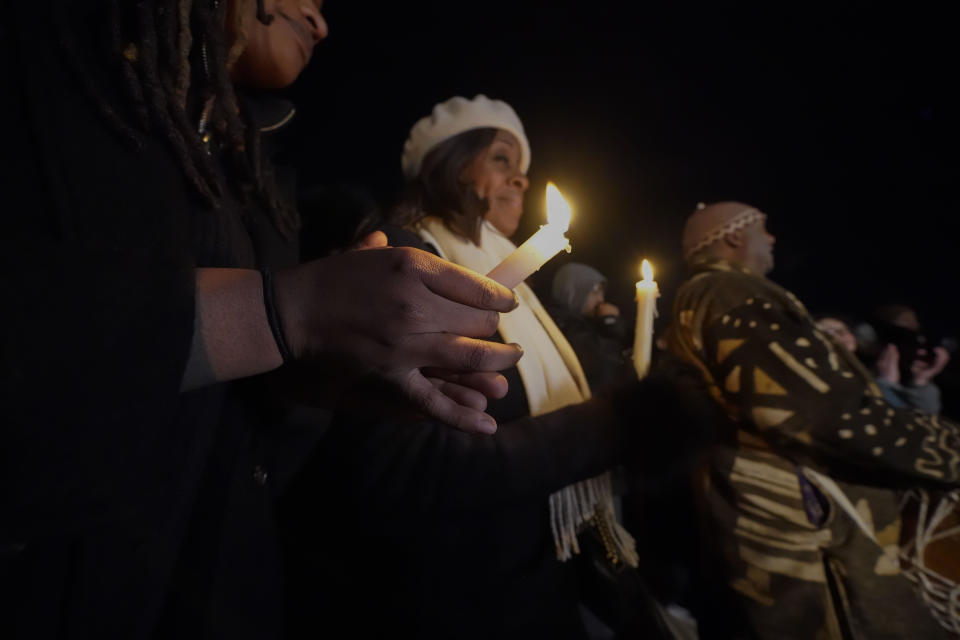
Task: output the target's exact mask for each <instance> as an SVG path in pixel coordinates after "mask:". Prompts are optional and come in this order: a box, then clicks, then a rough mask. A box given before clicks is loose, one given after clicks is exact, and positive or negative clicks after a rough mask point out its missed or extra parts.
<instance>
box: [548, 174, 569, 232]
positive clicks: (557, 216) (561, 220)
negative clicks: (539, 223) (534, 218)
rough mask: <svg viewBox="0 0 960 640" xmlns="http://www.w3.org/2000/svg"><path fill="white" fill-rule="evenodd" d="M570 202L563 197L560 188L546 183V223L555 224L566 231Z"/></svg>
mask: <svg viewBox="0 0 960 640" xmlns="http://www.w3.org/2000/svg"><path fill="white" fill-rule="evenodd" d="M570 216H571V212H570V204H569V203H567V201H566V200H564V199H563V195H562V194H561V193H560V189H557V185H555V184H553V183H552V182H548V183H547V224H555V225H557V226H558V227H561V228H562V229H563V231H566V230H567V229H568V228H569V227H570Z"/></svg>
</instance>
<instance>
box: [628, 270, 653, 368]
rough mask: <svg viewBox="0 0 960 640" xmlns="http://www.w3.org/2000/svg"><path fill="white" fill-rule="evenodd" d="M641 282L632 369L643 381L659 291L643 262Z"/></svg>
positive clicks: (638, 291)
mask: <svg viewBox="0 0 960 640" xmlns="http://www.w3.org/2000/svg"><path fill="white" fill-rule="evenodd" d="M640 271H641V273H642V274H643V280H641V281H640V282H638V283H637V328H636V331H635V332H634V336H633V368H634V369H636V370H637V376H638V377H639V378H641V379H643V378H644V377H645V376H646V375H647V372H648V371H650V354H651V352H652V351H653V319H654V318H655V317H656V316H657V298H658V297H659V296H660V291H659V290H658V289H657V282H656V280H654V279H653V267H651V266H650V262H649V261H647V260H644V261H643V266H641V267H640Z"/></svg>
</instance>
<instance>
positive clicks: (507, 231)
mask: <svg viewBox="0 0 960 640" xmlns="http://www.w3.org/2000/svg"><path fill="white" fill-rule="evenodd" d="M522 217H523V194H522V193H509V194H501V195H497V196H494V197H493V198H491V199H490V210H489V211H488V212H487V215H486V219H487V221H488V222H490V224H492V225H493V226H494V227H495V228H496V229H497V230H498V231H499V232H500V233H502V234H503V235H505V236H507V237H510V236H512V235H513V234H514V233H516V231H517V227H519V226H520V219H521V218H522Z"/></svg>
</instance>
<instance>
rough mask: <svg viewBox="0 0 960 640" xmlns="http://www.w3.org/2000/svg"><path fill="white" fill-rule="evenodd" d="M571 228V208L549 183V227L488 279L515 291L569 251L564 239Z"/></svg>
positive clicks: (528, 242) (505, 260)
mask: <svg viewBox="0 0 960 640" xmlns="http://www.w3.org/2000/svg"><path fill="white" fill-rule="evenodd" d="M569 226H570V205H569V204H567V201H566V200H564V199H563V196H562V195H561V194H560V190H559V189H557V187H556V186H554V184H553V183H552V182H549V183H547V224H545V225H544V226H542V227H540V230H539V231H537V232H536V233H535V234H533V235H532V236H530V238H529V239H528V240H527V241H526V242H524V243H523V244H522V245H520V246H519V247H517V248H516V250H514V252H513V253H511V254H510V255H509V256H507V257H506V258H505V259H504V260H503V262H501V263H500V264H498V265H497V266H495V267H494V268H493V270H492V271H491V272H490V273H488V274H487V277H489V278H492V279H494V280H496V281H497V282H499V283H500V284H502V285H503V286H505V287H507V288H508V289H513V288H514V287H516V286H517V285H518V284H520V283H521V282H523V281H524V280H526V279H527V278H529V277H530V276H531V275H533V273H534V272H536V271H537V270H538V269H539V268H540V267H542V266H543V265H544V264H546V262H547V260H549V259H550V258H552V257H553V256H555V255H557V254H558V253H560V251H561V250H563V249H566V250H567V251H568V252H569V251H570V241H569V240H567V238H566V236H564V235H563V234H565V233H566V232H567V227H569Z"/></svg>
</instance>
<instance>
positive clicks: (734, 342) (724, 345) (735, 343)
mask: <svg viewBox="0 0 960 640" xmlns="http://www.w3.org/2000/svg"><path fill="white" fill-rule="evenodd" d="M744 342H746V340H743V339H740V338H728V339H726V340H719V341H717V364H719V363H721V362H723V361H724V360H726V359H727V356H729V355H730V354H731V353H733V352H734V351H736V350H737V348H739V347H740V346H741V345H742V344H743V343H744Z"/></svg>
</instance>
